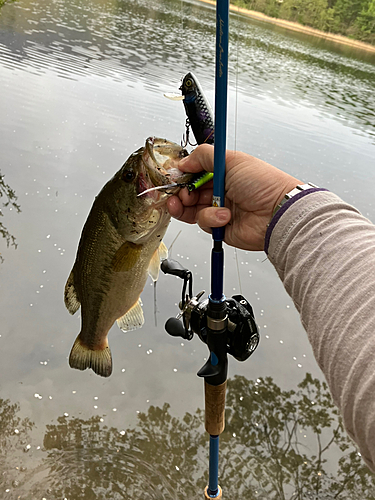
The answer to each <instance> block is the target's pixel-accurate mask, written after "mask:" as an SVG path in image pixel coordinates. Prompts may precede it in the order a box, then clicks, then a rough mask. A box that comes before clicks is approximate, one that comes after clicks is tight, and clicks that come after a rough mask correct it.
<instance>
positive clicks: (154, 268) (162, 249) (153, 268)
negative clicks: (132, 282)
mask: <svg viewBox="0 0 375 500" xmlns="http://www.w3.org/2000/svg"><path fill="white" fill-rule="evenodd" d="M167 257H168V249H167V247H166V246H165V245H164V243H163V242H161V243H160V245H159V247H158V248H157V249H156V250H155V252H154V254H153V256H152V257H151V260H150V265H149V266H148V274H149V275H150V276H151V278H152V280H153V281H157V280H158V278H159V270H160V261H161V260H164V259H166V258H167Z"/></svg>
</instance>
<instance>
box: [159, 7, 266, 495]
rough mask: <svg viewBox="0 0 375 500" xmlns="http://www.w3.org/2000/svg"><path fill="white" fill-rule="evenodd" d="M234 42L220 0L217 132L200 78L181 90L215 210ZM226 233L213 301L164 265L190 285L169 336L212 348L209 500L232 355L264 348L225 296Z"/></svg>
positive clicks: (215, 255) (218, 250) (172, 264)
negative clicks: (207, 150)
mask: <svg viewBox="0 0 375 500" xmlns="http://www.w3.org/2000/svg"><path fill="white" fill-rule="evenodd" d="M228 39H229V0H217V7H216V75H215V120H214V128H212V127H213V119H212V112H211V110H210V107H209V105H208V103H207V101H206V99H205V97H204V94H203V91H202V89H201V87H200V85H199V83H198V81H197V79H196V78H195V77H194V75H193V74H192V73H188V74H187V75H186V76H185V77H184V79H183V83H182V86H181V87H180V90H181V91H182V99H183V100H184V106H185V111H186V114H187V117H188V119H187V122H186V137H185V141H186V142H185V145H186V144H187V142H188V141H189V127H190V126H191V127H192V130H193V133H194V136H195V139H196V141H197V143H198V144H201V143H203V142H208V143H211V144H212V143H213V144H214V175H213V180H214V182H213V202H212V205H213V206H214V207H222V206H224V202H225V150H226V122H227V85H228ZM167 97H170V96H167ZM172 98H173V97H172ZM206 180H207V177H206V179H205V181H206ZM201 183H202V181H201ZM197 184H199V181H198V182H197ZM194 187H195V186H194V183H193V188H194ZM224 231H225V229H224V228H223V227H221V228H212V238H213V248H212V252H211V293H210V295H209V297H208V299H206V300H204V301H201V300H200V299H201V297H202V296H203V294H204V293H205V292H204V291H202V292H199V293H198V294H197V295H196V296H195V295H194V294H193V275H192V272H191V271H189V270H188V269H186V268H184V267H183V266H181V264H180V263H178V262H176V261H174V260H171V259H166V260H164V261H163V262H162V264H161V269H162V271H163V272H164V273H166V274H172V275H174V276H178V277H179V278H181V279H183V280H184V284H183V288H182V298H181V301H180V303H179V308H180V311H181V312H180V313H179V314H178V316H177V317H176V318H169V320H168V321H167V322H166V325H165V328H166V330H167V332H168V333H169V334H170V335H172V336H174V337H182V338H183V339H185V340H191V339H192V338H193V336H194V333H195V334H196V335H198V336H199V338H200V339H201V341H202V342H204V343H206V344H207V346H208V348H209V351H210V356H209V358H208V360H207V362H206V363H205V365H204V366H203V367H202V368H201V369H200V370H199V371H198V373H197V375H198V376H199V377H202V378H204V388H205V429H206V431H207V432H208V434H209V436H210V445H209V481H208V486H207V487H206V488H205V491H204V495H205V499H206V500H209V499H213V498H215V499H221V498H222V490H221V488H220V486H219V482H218V475H219V436H220V434H221V433H222V432H223V430H224V427H225V393H226V384H227V371H228V354H231V355H232V356H233V357H234V358H236V359H237V360H238V361H245V360H246V359H248V358H249V356H250V355H251V354H252V353H253V352H254V351H255V349H256V348H257V346H258V343H259V331H258V327H257V325H256V322H255V319H254V313H253V309H252V307H251V305H250V304H249V302H248V301H247V300H246V299H245V298H244V297H243V296H242V295H234V296H232V298H230V299H227V298H226V297H225V295H224V293H223V276H224V251H223V240H224V234H225V233H224ZM180 319H182V322H181V321H180Z"/></svg>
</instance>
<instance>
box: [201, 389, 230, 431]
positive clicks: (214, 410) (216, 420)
mask: <svg viewBox="0 0 375 500" xmlns="http://www.w3.org/2000/svg"><path fill="white" fill-rule="evenodd" d="M226 388H227V381H225V382H223V383H222V384H220V385H210V384H208V383H207V382H206V381H205V382H204V398H205V427H206V431H207V432H208V433H209V434H210V435H211V436H218V435H219V434H221V433H222V432H223V430H224V427H225V392H226Z"/></svg>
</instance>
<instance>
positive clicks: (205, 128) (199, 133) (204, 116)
mask: <svg viewBox="0 0 375 500" xmlns="http://www.w3.org/2000/svg"><path fill="white" fill-rule="evenodd" d="M179 90H181V94H174V93H165V94H164V96H165V97H167V98H168V99H171V100H172V101H183V102H184V107H185V112H186V116H187V118H186V123H185V126H186V134H185V137H184V141H183V143H184V144H181V145H182V147H186V146H187V144H190V145H191V146H194V144H191V143H190V141H189V132H190V127H191V129H192V130H193V134H194V137H195V140H196V141H197V144H203V143H206V144H213V143H214V138H215V134H214V117H213V113H212V109H211V106H210V104H209V102H208V101H207V99H206V97H205V95H204V93H203V91H202V88H201V86H200V84H199V82H198V79H197V77H196V76H194V74H193V73H191V72H189V73H187V74H186V75H185V76H184V77H183V79H182V84H181V87H180V88H179ZM213 176H214V174H213V173H212V172H204V173H203V174H198V175H197V176H195V177H193V179H192V180H191V181H190V182H187V183H184V184H176V183H174V184H168V185H165V186H157V187H153V188H150V189H147V190H146V191H143V192H142V193H139V195H138V196H142V195H144V194H147V193H149V192H150V191H155V190H159V189H161V190H165V191H168V189H172V188H174V187H186V188H187V189H188V191H190V192H191V191H194V190H195V189H198V188H199V187H201V186H203V185H204V184H206V183H207V182H209V181H210V180H211V179H213Z"/></svg>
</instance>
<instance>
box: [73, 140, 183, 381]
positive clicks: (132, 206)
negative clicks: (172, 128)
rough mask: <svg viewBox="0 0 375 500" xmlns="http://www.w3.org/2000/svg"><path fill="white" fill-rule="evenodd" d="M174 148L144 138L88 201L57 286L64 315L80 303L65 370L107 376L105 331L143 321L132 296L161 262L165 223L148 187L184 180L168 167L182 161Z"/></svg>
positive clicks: (158, 199) (162, 203) (160, 197)
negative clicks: (72, 256)
mask: <svg viewBox="0 0 375 500" xmlns="http://www.w3.org/2000/svg"><path fill="white" fill-rule="evenodd" d="M187 154H188V153H187V152H186V150H185V149H183V148H182V147H181V146H179V145H177V144H175V143H173V142H169V141H167V140H164V139H158V138H154V137H149V138H148V139H147V140H146V144H145V146H144V147H142V148H140V149H138V151H136V152H135V153H133V154H132V155H131V156H130V157H129V158H128V160H127V161H126V162H125V164H124V165H123V166H122V167H121V169H120V170H119V171H118V172H117V173H116V174H115V175H114V176H113V177H112V179H111V180H110V181H109V182H107V184H106V185H105V186H104V187H103V189H102V190H101V191H100V193H99V194H98V196H97V197H96V198H95V201H94V204H93V206H92V208H91V211H90V213H89V216H88V218H87V220H86V223H85V225H84V227H83V230H82V234H81V239H80V242H79V245H78V251H77V256H76V260H75V263H74V266H73V269H72V271H71V273H70V275H69V278H68V281H67V283H66V286H65V295H64V298H65V305H66V307H67V309H68V311H69V312H70V313H71V314H74V313H75V312H76V311H77V310H78V309H79V307H80V306H81V332H80V333H79V335H78V337H77V339H76V341H75V343H74V345H73V347H72V350H71V352H70V357H69V365H70V366H71V367H72V368H77V369H79V370H85V369H86V368H91V369H92V370H94V372H95V373H97V374H98V375H102V376H103V377H108V376H109V375H110V374H111V373H112V355H111V351H110V348H109V345H108V338H107V335H108V332H109V330H110V328H111V327H112V325H113V324H114V322H115V321H116V320H117V324H118V326H119V327H120V328H121V329H122V330H124V331H129V330H134V329H135V328H139V327H141V326H142V325H143V323H144V317H143V311H142V307H141V301H140V295H141V292H142V290H143V288H144V286H145V283H146V280H147V275H148V274H150V276H151V278H152V279H153V280H154V281H156V280H157V279H158V275H159V268H160V260H161V259H163V258H166V257H167V249H166V247H165V245H164V243H163V242H162V238H163V236H164V234H165V231H166V229H167V227H168V224H169V222H170V215H169V212H168V210H167V207H166V201H167V199H168V197H169V196H170V195H171V194H174V193H176V192H177V191H178V190H179V187H178V186H177V187H174V188H172V189H170V190H168V191H167V192H163V191H162V190H153V191H150V192H147V193H146V194H144V195H143V196H138V195H139V194H140V193H142V192H143V191H146V190H148V189H150V188H152V187H155V186H162V185H170V184H173V183H184V182H187V181H188V180H190V178H191V175H190V174H185V173H183V172H181V171H180V170H178V169H177V168H176V165H177V162H178V160H180V159H181V158H183V157H184V156H187Z"/></svg>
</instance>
